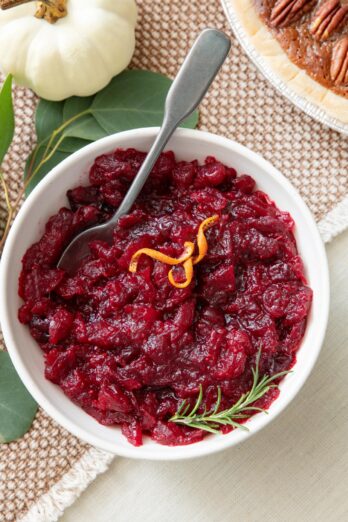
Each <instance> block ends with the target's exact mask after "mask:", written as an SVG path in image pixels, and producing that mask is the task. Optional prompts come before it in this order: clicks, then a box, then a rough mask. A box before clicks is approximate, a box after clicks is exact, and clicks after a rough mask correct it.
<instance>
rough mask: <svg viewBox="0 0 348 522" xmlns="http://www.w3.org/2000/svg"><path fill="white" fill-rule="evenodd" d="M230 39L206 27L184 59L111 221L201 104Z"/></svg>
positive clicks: (128, 203) (134, 195) (123, 210)
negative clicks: (151, 139) (147, 147)
mask: <svg viewBox="0 0 348 522" xmlns="http://www.w3.org/2000/svg"><path fill="white" fill-rule="evenodd" d="M230 47H231V42H230V39H229V38H228V37H227V36H226V35H225V34H224V33H222V32H221V31H218V30H216V29H205V30H204V31H202V32H201V34H200V35H199V36H198V38H197V40H196V41H195V43H194V44H193V46H192V48H191V50H190V52H189V54H188V55H187V57H186V58H185V61H184V63H183V64H182V66H181V68H180V70H179V72H178V74H177V76H176V77H175V80H174V81H173V83H172V85H171V87H170V89H169V91H168V94H167V98H166V103H165V109H164V118H163V123H162V126H161V129H160V131H159V133H158V135H157V138H156V139H155V141H154V143H153V145H152V147H151V149H150V151H149V152H148V154H147V156H146V158H145V160H144V163H143V164H142V166H141V168H140V169H139V172H138V174H137V175H136V177H135V178H134V180H133V182H132V184H131V186H130V188H129V189H128V192H127V194H126V196H125V197H124V199H123V201H122V203H121V205H120V206H119V208H118V210H117V212H116V213H115V215H114V216H113V218H112V219H111V220H110V221H111V223H116V221H117V220H118V219H119V218H120V216H123V215H124V214H127V213H128V212H129V211H130V209H131V207H132V205H133V203H134V201H135V200H136V198H137V197H138V195H139V193H140V191H141V189H142V188H143V186H144V184H145V181H146V180H147V178H148V176H149V174H150V172H151V170H152V168H153V166H154V164H155V163H156V161H157V159H158V156H159V155H160V154H161V152H162V151H163V149H164V147H165V146H166V144H167V142H168V140H169V138H170V137H171V135H172V134H173V132H174V131H175V129H176V128H177V127H178V125H179V124H180V123H181V122H182V120H184V119H185V118H187V116H189V115H190V114H191V113H192V112H193V111H194V110H195V109H196V107H197V106H198V105H199V103H200V102H201V100H202V98H203V97H204V95H205V93H206V92H207V90H208V88H209V86H210V84H211V83H212V81H213V80H214V78H215V76H216V74H217V72H218V70H219V69H220V67H221V65H222V64H223V62H224V61H225V59H226V56H227V54H228V52H229V50H230Z"/></svg>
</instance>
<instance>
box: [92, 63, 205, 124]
mask: <svg viewBox="0 0 348 522" xmlns="http://www.w3.org/2000/svg"><path fill="white" fill-rule="evenodd" d="M171 83H172V82H171V80H170V79H169V78H167V77H166V76H163V75H161V74H157V73H153V72H150V71H137V70H132V71H125V72H124V73H122V74H120V75H119V76H116V77H115V78H113V79H112V80H111V82H110V83H109V85H107V86H106V87H105V88H104V89H103V90H102V91H100V92H99V93H97V94H96V95H95V97H94V100H93V102H92V105H91V107H90V111H91V113H92V115H93V116H94V117H95V119H96V120H97V122H98V123H99V125H100V126H101V127H103V129H105V131H106V132H107V133H109V134H112V133H115V132H120V131H123V130H128V129H134V128H137V127H155V126H159V125H160V124H161V123H162V119H163V109H164V102H165V99H166V95H167V92H168V90H169V87H170V85H171ZM197 121H198V116H197V112H195V113H194V114H193V115H192V116H190V117H189V118H188V119H187V120H186V122H184V123H183V124H182V126H183V127H184V126H186V127H195V126H196V124H197Z"/></svg>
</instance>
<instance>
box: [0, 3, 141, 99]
mask: <svg viewBox="0 0 348 522" xmlns="http://www.w3.org/2000/svg"><path fill="white" fill-rule="evenodd" d="M2 1H3V2H4V0H2ZM17 1H18V0H17ZM7 3H10V2H7ZM52 3H53V4H54V3H55V4H56V6H58V7H61V6H62V5H63V7H64V5H65V4H66V12H65V13H64V17H62V18H58V19H57V20H56V21H55V23H50V22H52V20H50V22H49V21H47V18H48V15H49V13H47V12H45V10H47V9H48V10H49V9H50V8H49V7H47V6H46V4H45V2H31V3H25V4H23V5H18V6H16V7H12V8H11V9H8V10H6V11H0V69H1V70H2V71H3V72H4V73H6V74H8V73H11V74H13V76H14V79H15V80H16V82H17V83H18V84H21V85H25V86H27V87H30V88H31V89H33V91H34V92H36V93H37V94H38V95H39V96H41V97H42V98H46V99H48V100H62V99H64V98H67V97H69V96H72V95H78V96H89V95H91V94H94V93H95V92H97V91H99V90H100V89H102V88H103V87H105V85H107V84H108V82H109V81H110V80H111V78H112V77H113V76H115V75H116V74H118V73H119V72H121V71H122V70H123V69H124V68H125V67H127V65H128V63H129V62H130V60H131V57H132V55H133V52H134V45H135V36H134V28H135V23H136V5H135V1H134V0H53V2H52V0H51V5H52ZM37 9H38V10H39V11H37ZM51 9H52V8H51ZM35 13H36V14H37V15H40V14H41V15H44V16H46V19H45V18H37V17H36V16H35ZM51 14H52V13H51Z"/></svg>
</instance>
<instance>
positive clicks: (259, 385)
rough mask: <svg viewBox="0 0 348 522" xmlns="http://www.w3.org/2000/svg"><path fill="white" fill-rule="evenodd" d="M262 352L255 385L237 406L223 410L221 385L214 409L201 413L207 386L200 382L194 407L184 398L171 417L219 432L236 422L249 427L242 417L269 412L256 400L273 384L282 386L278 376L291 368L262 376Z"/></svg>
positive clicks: (197, 427)
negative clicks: (204, 391)
mask: <svg viewBox="0 0 348 522" xmlns="http://www.w3.org/2000/svg"><path fill="white" fill-rule="evenodd" d="M260 356H261V351H259V352H258V354H257V357H256V363H255V368H253V369H252V373H253V383H252V386H251V389H250V390H249V391H248V392H246V393H244V394H243V395H242V396H241V397H240V399H239V400H238V401H237V402H236V403H235V404H233V406H231V407H230V408H228V409H227V410H222V411H219V408H220V405H221V388H220V386H218V388H217V399H216V403H215V406H214V408H213V409H211V410H210V411H206V409H205V408H204V411H203V413H197V412H198V410H199V408H200V406H201V404H202V401H203V388H202V385H200V387H199V394H198V397H197V401H196V403H195V405H194V406H193V408H192V409H191V411H190V408H191V405H190V403H189V402H188V401H186V400H184V401H183V402H182V403H181V404H180V406H179V408H178V410H177V412H176V413H175V415H173V417H171V418H170V419H169V420H170V422H175V423H176V424H184V425H185V426H189V427H190V428H196V429H199V430H204V431H209V432H210V433H219V428H220V427H221V426H232V427H233V428H240V429H242V430H245V431H249V430H248V428H247V427H246V426H245V425H244V424H241V422H240V421H241V420H242V419H247V418H248V417H250V415H251V413H252V412H263V413H268V412H267V411H266V410H264V409H263V408H258V407H257V406H253V404H254V403H255V402H256V401H258V400H259V399H261V397H263V396H264V395H265V394H266V393H267V392H268V391H269V390H270V389H271V388H278V385H277V384H274V381H275V380H276V379H280V378H281V377H283V376H284V375H286V374H288V373H290V372H289V371H284V372H279V373H277V374H275V375H272V377H268V375H264V376H263V377H262V378H261V379H260V374H259V363H260Z"/></svg>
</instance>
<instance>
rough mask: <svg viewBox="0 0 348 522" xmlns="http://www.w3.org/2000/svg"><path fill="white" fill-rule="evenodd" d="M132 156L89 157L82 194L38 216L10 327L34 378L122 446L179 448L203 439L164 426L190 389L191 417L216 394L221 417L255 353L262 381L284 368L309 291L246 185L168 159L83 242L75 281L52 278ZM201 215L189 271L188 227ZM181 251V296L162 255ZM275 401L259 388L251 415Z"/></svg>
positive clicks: (262, 200)
mask: <svg viewBox="0 0 348 522" xmlns="http://www.w3.org/2000/svg"><path fill="white" fill-rule="evenodd" d="M144 157H145V153H143V152H139V151H137V150H134V149H128V150H121V149H118V150H116V151H115V152H113V153H110V154H105V155H102V156H100V157H98V158H97V159H96V160H95V162H94V164H93V166H92V168H91V170H90V174H89V180H90V185H89V186H79V187H76V188H74V189H72V190H69V191H68V194H67V196H68V199H69V202H70V208H61V209H60V211H59V212H58V213H57V214H56V215H54V216H52V217H51V218H50V219H49V221H48V222H47V224H46V227H45V232H44V234H43V236H42V237H41V239H40V240H39V241H38V242H37V243H35V244H33V245H32V246H31V247H30V248H29V249H28V250H27V252H26V253H25V255H24V257H23V261H22V265H23V266H22V272H21V274H20V278H19V295H20V297H21V298H22V299H23V300H24V304H23V305H22V306H21V308H20V310H19V320H20V321H21V322H22V323H24V324H27V325H28V327H29V329H30V333H31V335H32V337H33V338H34V339H35V340H36V341H37V343H38V344H39V345H40V347H41V349H42V351H43V354H44V358H45V376H46V378H47V379H49V380H50V381H52V382H53V383H55V384H57V385H58V386H60V388H61V389H62V390H63V392H64V393H65V394H66V395H67V396H68V397H69V398H70V399H71V400H72V401H73V402H74V403H76V404H78V405H79V406H80V407H81V408H83V409H84V410H85V411H86V412H87V413H88V414H90V415H92V416H93V417H94V418H95V419H96V420H97V421H98V422H100V423H101V424H103V425H106V426H113V425H119V426H120V427H121V429H122V432H123V434H124V435H125V436H126V437H127V439H128V441H129V442H131V443H132V444H134V445H141V444H142V439H143V436H144V435H148V436H150V437H151V438H152V439H153V440H155V441H157V442H158V443H160V444H167V445H172V446H173V445H183V444H190V443H193V442H197V441H199V440H201V439H202V438H203V437H204V436H206V435H207V433H206V432H205V431H202V430H200V429H194V428H191V427H188V426H185V425H181V424H176V423H174V422H172V421H171V420H170V419H171V417H172V416H173V415H174V414H175V413H176V412H177V410H178V408H179V407H180V405H181V404H182V402H183V401H184V400H186V402H187V404H191V405H192V406H193V405H194V404H195V402H196V400H197V396H198V394H199V392H200V390H203V402H202V405H201V408H202V409H204V407H205V408H207V409H211V408H213V407H214V405H215V404H216V400H217V390H221V404H220V407H219V408H220V410H223V409H227V408H229V407H231V406H232V405H233V404H234V403H235V402H236V401H237V400H238V399H239V398H240V397H241V395H242V394H243V393H246V392H248V391H249V390H250V388H251V385H252V380H253V374H252V370H253V368H255V364H256V359H257V356H258V354H260V360H259V363H258V366H259V372H260V375H261V376H262V375H268V376H272V375H274V374H276V373H278V372H282V371H286V370H289V369H290V368H291V367H292V366H293V365H294V363H295V361H296V351H297V349H298V347H299V345H300V343H301V340H302V338H303V335H304V332H305V328H306V320H307V316H308V313H309V309H310V306H311V300H312V291H311V289H310V288H309V287H308V286H307V285H306V278H305V275H304V267H303V263H302V260H301V258H300V256H299V254H298V251H297V246H296V241H295V238H294V235H293V229H294V222H293V220H292V218H291V216H290V215H289V213H287V212H282V211H281V210H279V209H278V208H277V207H276V205H275V204H274V203H273V202H272V201H271V200H270V199H269V198H268V197H267V195H266V194H264V193H263V192H261V191H259V190H256V188H255V182H254V180H253V178H252V177H250V176H249V175H241V176H237V173H236V171H235V170H234V169H233V168H230V167H227V166H226V165H223V164H221V163H220V162H219V161H217V160H216V159H215V158H213V157H207V158H206V160H205V163H204V165H199V164H198V162H197V161H195V160H194V161H191V162H187V161H180V162H178V161H176V159H175V156H174V154H173V153H172V152H166V153H163V154H162V155H161V156H160V158H159V160H158V161H157V163H156V166H155V168H154V169H153V172H152V173H151V176H150V179H149V181H148V182H147V183H146V185H145V187H144V189H143V191H142V193H141V195H140V196H139V198H138V200H137V202H136V204H135V205H134V208H133V210H132V212H131V213H130V214H128V215H126V216H124V217H122V218H121V219H120V220H119V222H118V224H117V226H116V228H115V231H114V237H113V243H112V244H107V243H104V242H102V241H93V242H92V243H91V244H90V250H91V255H90V257H89V258H87V259H85V260H84V261H83V262H82V264H81V266H80V268H79V270H78V271H77V273H76V274H75V275H74V276H68V275H67V274H66V273H65V272H64V271H63V270H60V269H57V268H56V264H57V262H58V260H59V258H60V255H61V254H62V252H63V250H64V248H65V247H66V245H67V244H68V243H69V241H70V240H71V239H72V238H73V237H74V235H76V234H77V233H78V232H80V231H81V230H82V229H84V228H86V227H88V226H91V225H93V224H95V223H98V222H103V221H105V220H106V219H108V218H109V217H110V216H111V215H112V213H113V212H114V211H115V209H116V208H117V207H118V205H119V204H120V202H121V201H122V198H123V196H124V194H125V193H126V191H127V189H128V187H129V185H130V183H131V181H132V179H133V178H134V176H135V174H136V173H137V171H138V169H139V167H140V165H141V163H142V161H143V160H144ZM212 216H214V220H213V221H214V222H213V223H211V225H210V226H209V227H208V228H207V229H206V230H205V231H204V235H205V241H206V246H207V249H206V252H205V255H204V258H202V259H201V260H200V262H197V263H196V264H195V261H194V259H196V261H197V248H198V237H199V229H200V225H201V224H202V223H203V222H204V221H205V220H207V219H208V218H211V217H212ZM201 239H202V238H201ZM196 241H197V243H196ZM187 242H191V244H192V243H193V244H194V245H195V253H194V255H195V256H196V257H195V258H194V257H192V258H191V260H193V263H191V261H190V259H189V260H188V264H190V263H191V265H190V266H191V269H192V274H191V279H190V280H187V281H186V283H187V284H186V286H185V283H184V282H185V278H186V275H187V274H186V275H185V272H184V265H183V264H181V265H180V264H177V265H176V266H170V265H169V264H168V263H166V262H163V261H162V260H161V259H162V258H161V256H163V255H165V256H168V259H169V258H170V259H179V258H181V256H182V255H183V252H184V251H185V243H187ZM141 249H151V251H152V252H157V253H159V254H160V256H159V257H158V258H157V259H156V258H154V257H151V256H150V255H145V254H143V255H141V256H140V257H139V258H138V262H137V267H136V270H135V271H133V272H132V271H130V270H129V268H130V263H131V260H132V258H133V257H134V254H135V253H136V252H139V250H141ZM170 271H171V274H172V282H171V281H170V278H169V277H168V275H169V273H170ZM173 281H174V284H173ZM180 286H182V287H180ZM278 393H279V391H278V389H277V388H271V389H270V390H269V391H268V392H267V393H266V394H265V395H264V396H263V397H262V398H261V399H260V400H258V401H257V403H256V405H257V406H258V407H262V408H268V407H269V406H270V404H271V403H272V402H273V401H274V400H275V399H276V397H277V396H278ZM250 414H252V412H250ZM230 429H231V427H222V429H221V431H222V432H227V431H230Z"/></svg>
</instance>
